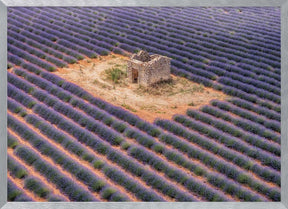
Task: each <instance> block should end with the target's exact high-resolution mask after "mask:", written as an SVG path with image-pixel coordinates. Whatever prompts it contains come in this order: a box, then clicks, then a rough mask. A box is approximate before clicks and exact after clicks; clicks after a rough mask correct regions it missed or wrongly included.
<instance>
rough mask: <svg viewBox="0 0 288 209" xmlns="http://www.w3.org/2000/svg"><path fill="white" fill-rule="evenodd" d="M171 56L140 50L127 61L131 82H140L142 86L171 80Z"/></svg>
mask: <svg viewBox="0 0 288 209" xmlns="http://www.w3.org/2000/svg"><path fill="white" fill-rule="evenodd" d="M170 60H171V58H169V57H166V56H162V55H158V54H153V55H151V56H150V55H149V53H148V52H146V51H143V50H141V51H139V52H138V53H137V54H133V55H132V56H131V57H130V60H129V61H128V63H127V76H128V80H129V81H130V82H131V83H138V84H140V85H142V86H150V85H152V84H155V83H158V82H161V81H165V80H169V79H170V78H171V76H170Z"/></svg>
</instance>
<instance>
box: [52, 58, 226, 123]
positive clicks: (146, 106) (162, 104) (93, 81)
mask: <svg viewBox="0 0 288 209" xmlns="http://www.w3.org/2000/svg"><path fill="white" fill-rule="evenodd" d="M128 59H129V58H128V57H124V56H121V55H115V54H111V55H108V56H102V57H98V58H96V59H84V60H81V61H79V63H76V64H72V65H69V66H68V67H66V68H59V69H58V70H57V71H56V72H54V73H55V74H57V75H58V76H60V77H62V78H64V79H66V80H68V81H70V82H72V83H75V84H77V85H79V86H81V87H82V88H84V89H86V90H87V91H88V92H89V93H91V94H92V95H94V96H95V97H100V98H101V99H103V100H106V101H108V102H110V103H112V104H114V105H117V106H121V107H123V108H125V109H127V110H129V111H131V112H133V113H134V114H136V115H138V116H140V117H141V118H143V119H145V120H147V121H149V122H153V121H154V119H155V118H158V117H159V118H165V119H171V117H172V116H173V115H174V114H177V113H178V114H185V112H186V110H187V109H188V108H193V109H198V108H199V107H200V106H202V105H205V104H209V101H210V100H212V99H219V100H224V99H226V98H227V95H225V94H224V93H222V92H220V91H216V90H214V89H212V88H207V87H204V86H203V85H201V84H198V83H194V82H192V81H190V80H187V79H185V78H182V77H177V76H173V75H172V79H171V81H169V82H165V83H161V84H157V85H155V86H154V87H149V88H145V87H141V86H139V85H138V84H136V83H129V82H128V79H127V77H126V67H127V66H126V64H127V60H128Z"/></svg>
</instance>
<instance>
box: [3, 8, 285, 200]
mask: <svg viewBox="0 0 288 209" xmlns="http://www.w3.org/2000/svg"><path fill="white" fill-rule="evenodd" d="M280 38H281V37H280V8H276V7H275V8H272V7H263V8H261V7H250V8H249V7H245V8H232V7H231V8H228V7H227V8H218V7H212V8H209V7H207V8H206V7H197V8H196V7H195V8H193V7H191V8H189V7H187V8H177V7H174V8H172V7H171V8H170V7H127V8H125V7H94V8H93V7H83V8H80V7H75V8H73V7H70V8H68V7H53V8H52V7H50V8H49V7H43V8H37V7H26V8H25V7H14V8H13V7H10V8H8V67H7V76H8V101H7V102H8V148H7V149H8V174H7V175H8V201H37V202H44V201H104V202H105V201H112V202H115V201H133V202H134V201H152V202H154V201H161V202H166V201H168V202H174V201H176V202H183V201H188V202H194V201H249V202H251V201H280V196H281V195H280V187H281V178H280V170H281V163H280V158H281V151H280V150H281V149H280V148H281V137H280V132H281V130H280V116H281V108H280V106H281V104H280V101H281V97H280V88H281V86H280V77H281V75H280V53H281V52H280ZM143 49H144V50H146V51H148V52H149V53H157V54H161V55H165V56H167V57H170V58H172V60H171V72H172V74H173V75H175V76H180V77H184V78H187V79H188V80H190V81H191V82H196V83H201V84H203V85H204V86H205V87H209V88H213V89H215V90H218V91H222V92H223V93H225V94H226V95H228V96H229V99H227V100H218V99H213V100H211V101H210V103H209V104H207V105H203V106H201V107H200V108H199V109H192V108H191V109H187V111H186V114H176V115H174V116H173V118H171V119H163V118H157V119H156V120H155V121H154V123H150V122H148V121H146V120H144V119H143V118H141V117H139V116H137V115H136V114H134V113H133V112H131V111H129V110H126V109H124V108H123V107H119V106H116V105H113V104H111V103H109V102H107V101H105V100H103V99H101V98H100V97H97V96H95V95H92V94H90V93H89V92H88V91H87V90H85V89H84V88H82V87H81V86H79V85H77V83H71V82H69V81H67V80H65V79H63V78H61V77H59V76H58V75H56V74H55V73H54V72H56V71H58V70H59V69H60V68H64V67H67V66H70V65H73V64H75V63H78V62H79V61H81V60H83V59H86V58H91V59H94V58H99V57H101V56H107V55H109V54H111V53H112V54H120V55H124V56H130V55H131V53H135V52H137V51H139V50H143Z"/></svg>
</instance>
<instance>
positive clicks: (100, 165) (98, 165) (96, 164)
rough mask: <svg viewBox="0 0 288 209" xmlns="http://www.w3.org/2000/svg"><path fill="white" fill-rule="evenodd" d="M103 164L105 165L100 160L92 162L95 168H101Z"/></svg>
mask: <svg viewBox="0 0 288 209" xmlns="http://www.w3.org/2000/svg"><path fill="white" fill-rule="evenodd" d="M104 165H105V163H104V162H103V161H102V160H96V161H95V162H94V163H93V166H94V168H96V169H101V168H103V166H104Z"/></svg>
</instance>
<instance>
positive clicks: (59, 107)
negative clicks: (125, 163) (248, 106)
mask: <svg viewBox="0 0 288 209" xmlns="http://www.w3.org/2000/svg"><path fill="white" fill-rule="evenodd" d="M32 71H33V70H32ZM38 72H40V75H41V76H42V77H44V78H48V79H49V78H50V80H52V81H54V83H56V84H58V85H59V86H62V87H64V88H65V87H66V88H67V89H70V91H72V93H74V94H75V93H76V94H79V93H80V94H85V95H82V97H84V98H87V97H88V98H89V96H88V95H87V93H85V92H79V90H80V89H78V88H77V87H74V88H73V86H71V84H69V83H67V82H64V80H61V79H60V80H55V79H57V77H55V76H52V75H50V76H49V75H48V73H46V72H45V71H41V70H39V71H38ZM15 73H16V74H18V75H20V76H24V78H25V79H27V80H28V81H30V82H32V83H34V84H36V85H37V86H39V87H40V88H42V89H45V90H47V91H48V92H49V93H50V94H53V95H55V96H57V97H58V99H60V100H62V101H64V102H70V103H71V104H72V105H73V106H74V107H77V108H80V109H82V110H83V111H85V112H86V113H87V114H89V115H91V116H93V118H94V119H98V120H99V119H100V120H101V121H103V122H104V123H105V125H109V126H111V127H112V128H113V129H115V130H116V131H118V132H120V133H121V132H124V133H125V135H126V136H129V137H131V138H135V140H136V141H137V143H140V144H141V145H143V146H145V147H148V148H150V149H152V150H153V151H154V152H156V153H158V154H159V153H160V154H163V155H164V156H165V157H166V158H167V160H170V161H174V162H176V163H177V164H178V163H179V158H180V159H181V155H180V153H179V154H177V151H176V150H170V152H168V150H167V151H166V148H165V144H163V143H160V144H159V143H157V142H155V140H154V139H153V138H151V137H149V136H146V137H144V136H145V135H144V134H140V133H138V132H137V131H136V132H135V131H133V130H130V128H129V126H128V125H125V123H123V121H121V120H120V121H115V119H113V118H111V116H109V114H108V115H107V114H106V117H104V118H103V114H104V113H103V111H99V110H98V111H96V110H97V109H95V107H94V108H93V106H91V107H90V105H88V104H86V103H85V102H83V101H81V100H79V99H76V98H73V95H71V94H69V93H68V92H65V91H64V92H63V90H61V88H59V87H56V86H53V85H51V83H49V82H48V83H47V81H45V80H43V79H40V78H39V77H38V76H35V75H34V76H33V74H30V73H28V72H26V71H23V70H21V69H16V70H15ZM36 74H37V72H36ZM12 75H13V74H9V76H8V79H9V82H10V83H13V85H16V86H18V87H19V88H21V89H22V90H24V91H26V92H27V93H32V95H34V97H36V98H37V99H38V100H39V101H41V102H44V103H45V104H46V105H48V106H52V107H53V109H54V110H56V111H58V112H59V113H61V114H64V115H65V116H67V117H69V118H71V119H72V120H74V121H75V122H77V123H78V124H79V125H81V126H84V127H86V129H88V130H89V131H93V132H96V133H97V134H98V135H99V136H100V137H105V139H106V140H108V142H109V143H110V144H112V145H121V146H122V147H125V149H128V152H129V154H130V155H131V156H133V157H136V158H137V159H138V160H140V161H142V162H145V163H152V164H151V166H153V167H154V166H155V167H154V168H155V169H156V170H158V171H163V172H164V173H167V171H170V172H171V169H170V170H165V169H164V168H163V162H161V163H160V162H159V163H160V164H159V163H157V164H154V163H153V162H154V161H156V162H157V161H159V160H160V159H157V157H156V156H155V159H154V160H152V159H153V158H152V159H151V157H149V158H147V157H148V156H151V155H152V153H150V154H149V155H148V156H147V155H145V154H144V153H145V152H143V151H144V150H143V151H141V149H142V148H140V147H137V146H136V148H134V149H132V148H133V146H132V147H131V145H128V144H127V142H125V140H124V139H123V138H122V137H117V136H118V135H117V133H115V132H113V131H112V130H111V129H110V130H109V131H106V132H105V129H106V128H105V127H103V125H101V124H99V123H96V122H93V120H89V119H88V118H87V116H85V115H83V114H80V113H77V111H75V110H74V109H73V108H72V106H70V107H69V106H67V105H64V104H61V102H60V103H59V102H58V101H57V98H54V97H51V96H49V95H48V94H47V93H45V92H43V91H39V90H35V87H33V85H31V84H30V85H29V84H28V83H26V82H24V81H21V79H20V80H19V78H18V79H17V77H15V76H12ZM58 79H59V78H58ZM9 87H10V86H9ZM10 92H11V94H9V96H10V97H11V98H14V99H16V100H18V101H22V103H23V104H24V105H25V106H26V107H28V108H31V107H32V106H34V105H35V104H36V101H34V102H33V100H31V99H30V100H29V97H27V95H23V96H22V97H21V93H20V92H19V91H16V90H13V88H12V89H11V87H10ZM22 98H26V100H25V101H26V102H25V101H24V100H23V99H22ZM91 99H95V98H91ZM39 101H38V102H39ZM96 101H97V100H96ZM99 102H101V103H102V104H99ZM97 103H98V106H100V107H102V108H105V106H106V105H107V106H108V104H106V105H105V104H103V101H97ZM109 106H111V105H109ZM109 106H108V107H109ZM36 107H37V108H35V109H34V110H35V111H36V113H37V114H40V116H41V117H44V119H46V120H48V121H50V122H52V123H55V120H60V118H61V117H59V116H57V114H52V113H51V112H50V111H48V110H45V108H44V107H45V106H41V105H36ZM43 108H44V109H43ZM110 108H113V107H110ZM116 109H117V108H116ZM47 111H48V112H49V113H50V114H48V112H47ZM95 111H96V112H95ZM114 111H115V108H113V109H112V110H110V111H109V110H108V112H110V113H112V114H113V112H114ZM47 114H48V115H47ZM51 114H52V115H51ZM114 114H115V112H114ZM122 114H123V117H125V116H126V117H125V118H126V120H128V121H127V122H129V123H130V124H131V125H136V126H137V128H140V129H142V130H144V131H148V133H149V134H151V135H153V136H159V138H161V139H162V141H163V142H164V143H167V144H171V136H170V137H169V135H167V136H166V135H165V134H164V135H163V136H160V134H161V130H159V129H157V128H156V127H154V128H153V126H151V125H149V124H147V123H145V122H144V121H141V120H140V119H138V118H137V117H135V116H132V115H131V116H130V117H131V118H130V117H127V116H128V115H129V114H128V113H127V112H125V111H124V112H122ZM118 117H120V119H121V115H120V116H118ZM87 120H88V121H87ZM137 121H139V122H137ZM57 123H58V122H57ZM135 123H136V124H135ZM62 124H63V122H62ZM93 124H95V125H96V124H97V125H96V126H95V125H94V126H93ZM63 125H64V124H63ZM142 126H143V127H142ZM96 127H101V129H99V128H96ZM59 128H62V129H63V130H64V131H69V130H70V129H69V126H68V127H65V126H59ZM95 128H96V129H95ZM73 129H74V130H75V127H73ZM76 130H77V129H76ZM149 130H150V131H149ZM79 131H80V130H79ZM113 133H114V134H113ZM75 134H78V135H76V138H77V139H78V140H81V138H79V133H78V130H77V133H75ZM107 134H108V135H107ZM113 135H114V136H113ZM173 138H174V137H173ZM168 139H169V140H168ZM85 140H87V139H85ZM174 140H178V141H179V140H180V139H174ZM174 144H175V143H174ZM178 144H179V142H178ZM185 145H187V144H185V143H184V146H182V147H183V148H184V147H186V146H185ZM199 145H201V146H202V147H203V148H204V149H207V148H209V146H210V147H212V146H211V145H209V144H208V145H209V146H208V145H205V144H199ZM214 145H215V144H214ZM244 146H245V145H244ZM189 147H190V149H192V150H191V152H189V153H188V156H189V157H190V158H191V157H192V158H195V159H197V158H198V159H199V155H200V156H201V155H203V157H204V156H205V157H206V158H207V157H209V156H210V155H211V154H209V153H206V154H205V151H204V150H201V149H200V150H198V151H197V152H198V154H197V155H198V156H197V155H195V151H196V150H195V148H193V147H191V146H189ZM218 147H219V146H218ZM235 147H238V146H235ZM242 147H243V145H242ZM179 148H181V147H177V149H179ZM278 148H279V147H278ZM185 149H187V148H185ZM246 149H248V151H249V152H250V153H251V154H252V152H251V151H252V150H253V148H249V146H247V145H246ZM180 151H182V152H183V150H181V149H180ZM146 152H147V151H146ZM184 152H187V151H184ZM226 152H227V154H226V156H224V157H225V158H226V160H228V161H232V162H234V163H236V164H237V165H239V166H241V167H243V168H245V169H248V170H250V169H251V167H253V169H252V170H253V171H254V172H255V173H256V174H257V175H259V176H260V177H262V178H264V180H267V181H271V182H275V183H277V184H278V185H279V183H280V182H279V173H278V174H277V172H274V171H272V170H269V169H266V168H264V167H262V166H258V165H253V163H252V162H251V161H250V160H248V159H246V158H245V157H244V158H243V157H242V156H241V155H237V154H236V153H233V152H230V151H229V150H227V149H226V150H223V149H222V153H226ZM141 153H142V154H141ZM254 153H255V154H256V153H257V152H256V150H255V151H254ZM135 154H136V155H135ZM139 154H140V155H139ZM215 154H220V153H219V152H215ZM235 154H236V155H235ZM154 155H155V154H154ZM152 156H153V155H152ZM251 156H252V155H251ZM255 157H256V158H258V159H261V158H262V162H263V163H264V162H265V163H268V164H267V165H270V166H271V167H272V168H274V165H275V166H276V167H275V169H276V170H278V169H279V167H277V165H279V158H278V159H277V158H276V159H275V158H274V157H273V156H270V157H269V154H268V153H267V154H264V153H263V155H262V156H261V155H260V156H259V157H258V156H257V155H256V156H255ZM213 158H215V157H213V156H211V157H210V159H213ZM237 158H238V159H239V160H240V159H242V160H240V161H239V160H238V162H239V163H237V161H236V159H237ZM184 159H185V158H184ZM184 159H182V160H181V161H183V160H184ZM201 159H202V161H203V163H204V164H205V165H206V166H209V167H211V166H212V167H213V166H215V165H217V166H219V165H221V167H223V166H224V167H226V169H228V170H221V169H220V166H219V172H220V173H221V172H222V173H223V174H225V175H227V177H228V178H232V179H233V180H235V181H236V182H239V183H242V184H243V183H244V184H248V185H250V187H251V188H252V189H255V190H257V191H258V192H259V191H260V192H261V193H263V194H265V195H268V196H269V197H270V198H271V199H273V200H277V199H278V198H279V190H278V189H276V190H275V189H272V188H269V187H267V186H260V185H261V184H263V183H262V182H259V183H257V180H256V179H253V178H251V176H247V175H245V174H243V173H242V172H243V171H241V170H239V168H237V166H236V167H235V166H232V165H229V163H228V164H227V162H225V160H224V161H222V162H221V161H220V162H219V161H218V162H217V161H216V162H217V164H215V161H211V162H206V161H205V160H204V158H202V157H201V158H200V160H201ZM233 159H234V160H233ZM269 159H270V160H269ZM267 160H268V161H267ZM269 161H270V162H271V163H269ZM243 162H247V163H246V164H247V165H245V164H243ZM251 163H252V164H251ZM182 164H183V165H182V166H183V167H184V168H188V169H189V170H191V171H193V172H194V173H196V175H199V174H200V175H203V173H206V172H207V171H206V172H205V168H203V167H202V168H201V167H199V166H198V167H197V166H195V165H193V163H192V161H187V160H186V162H185V160H184V162H183V163H182ZM248 164H250V165H248ZM264 165H265V164H264ZM159 166H160V167H159ZM217 166H216V168H217ZM231 166H232V167H231ZM261 167H262V168H261ZM232 173H234V174H233V175H232ZM241 173H242V174H241ZM177 174H178V175H177V176H178V178H179V175H180V174H181V173H177ZM240 174H241V175H240ZM182 175H183V174H182ZM206 175H207V178H208V179H210V182H211V184H214V185H215V186H218V187H220V188H222V189H223V190H224V191H226V192H227V191H230V190H231V188H233V187H234V189H233V191H234V192H235V194H234V195H236V196H238V197H239V198H241V199H243V200H256V199H257V198H256V199H255V197H253V196H251V194H250V192H248V193H246V194H245V193H244V194H245V195H244V194H243V192H244V191H245V189H244V188H242V189H240V188H241V187H239V185H238V186H236V185H237V184H235V183H236V182H235V183H233V181H229V180H228V179H225V178H223V177H224V176H223V177H221V175H220V176H219V174H216V175H213V174H212V173H209V172H207V173H206ZM277 176H278V179H277V178H276V179H275V177H277ZM169 177H170V178H172V179H175V174H174V175H172V176H169ZM183 177H184V176H183ZM227 177H226V178H227ZM242 178H243V179H244V180H243V179H242ZM221 179H222V180H221ZM247 179H248V180H247ZM219 182H222V184H219ZM224 182H225V184H226V185H227V186H226V187H224V188H223V183H224ZM228 185H229V187H228ZM233 185H234V186H233ZM259 186H260V187H259ZM228 189H229V190H228ZM271 189H272V190H271ZM241 191H242V192H241ZM206 193H207V191H206ZM243 195H244V196H243ZM275 195H276V196H275ZM277 195H278V196H277ZM249 196H250V197H249ZM252 197H253V198H252ZM251 198H252V199H251ZM260 199H261V198H260Z"/></svg>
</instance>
